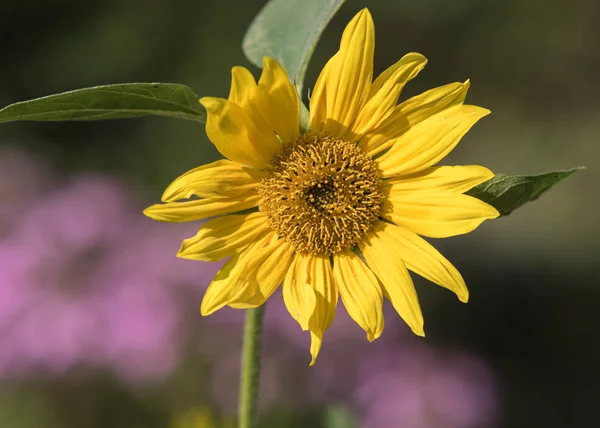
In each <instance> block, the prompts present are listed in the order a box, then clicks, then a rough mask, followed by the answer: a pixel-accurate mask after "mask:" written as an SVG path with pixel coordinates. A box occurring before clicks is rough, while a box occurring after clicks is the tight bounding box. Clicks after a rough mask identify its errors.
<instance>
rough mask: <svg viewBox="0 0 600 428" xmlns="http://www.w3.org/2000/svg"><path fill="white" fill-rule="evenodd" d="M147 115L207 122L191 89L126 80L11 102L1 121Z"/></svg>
mask: <svg viewBox="0 0 600 428" xmlns="http://www.w3.org/2000/svg"><path fill="white" fill-rule="evenodd" d="M146 115H157V116H170V117H177V118H181V119H191V120H197V121H200V122H205V121H206V112H205V111H204V109H203V107H202V106H201V105H200V102H199V101H198V96H197V95H196V94H195V93H194V91H192V90H191V89H190V88H188V87H187V86H184V85H178V84H175V83H126V84H118V85H104V86H95V87H92V88H84V89H77V90H75V91H69V92H63V93H61V94H55V95H49V96H47V97H42V98H36V99H33V100H29V101H22V102H20V103H15V104H11V105H9V106H7V107H4V108H3V109H2V110H0V123H4V122H14V121H17V120H36V121H59V120H104V119H123V118H127V117H139V116H146Z"/></svg>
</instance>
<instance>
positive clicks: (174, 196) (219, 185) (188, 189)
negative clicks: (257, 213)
mask: <svg viewBox="0 0 600 428" xmlns="http://www.w3.org/2000/svg"><path fill="white" fill-rule="evenodd" d="M266 176H267V174H266V173H264V172H262V171H260V170H258V169H255V168H248V167H246V166H243V165H240V164H238V163H236V162H231V161H229V160H226V159H222V160H218V161H216V162H213V163H209V164H206V165H202V166H199V167H197V168H194V169H192V170H190V171H188V172H186V173H185V174H183V175H180V176H179V177H177V178H176V179H175V180H174V181H173V182H172V183H171V184H170V185H169V187H167V189H166V190H165V191H164V193H163V195H162V198H161V200H162V201H163V202H171V201H176V200H178V199H187V198H190V197H191V196H198V197H200V198H210V197H213V196H235V195H239V194H240V193H245V192H247V191H248V190H250V189H255V188H256V187H258V185H259V184H260V180H261V179H262V178H264V177H266Z"/></svg>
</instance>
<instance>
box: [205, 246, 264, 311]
mask: <svg viewBox="0 0 600 428" xmlns="http://www.w3.org/2000/svg"><path fill="white" fill-rule="evenodd" d="M270 238H271V237H270V236H268V235H267V236H263V237H261V238H259V239H257V240H256V241H255V242H253V243H252V244H250V245H248V246H247V247H246V248H244V250H243V251H241V252H240V253H236V254H234V255H233V256H231V258H230V259H229V260H228V261H227V263H225V265H223V267H222V268H221V269H220V270H219V272H217V275H216V276H215V277H214V278H213V280H212V282H211V283H210V285H209V286H208V289H207V290H206V294H205V295H204V299H202V306H201V307H200V313H201V314H202V315H210V314H212V313H213V312H215V311H217V310H218V309H220V308H222V307H223V306H225V305H226V304H230V303H231V301H232V300H236V299H238V300H244V299H252V298H253V297H254V294H255V293H256V289H254V288H251V287H248V286H247V282H246V281H244V280H243V279H241V277H242V275H243V274H244V273H245V272H247V271H248V269H249V265H250V264H251V263H252V261H253V258H255V257H256V254H257V252H258V251H257V250H260V249H261V248H264V247H265V245H266V244H267V243H268V242H269V241H270Z"/></svg>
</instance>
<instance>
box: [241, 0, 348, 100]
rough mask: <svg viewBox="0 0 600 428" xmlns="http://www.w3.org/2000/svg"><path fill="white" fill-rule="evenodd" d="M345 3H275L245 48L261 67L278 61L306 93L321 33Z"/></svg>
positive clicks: (273, 0)
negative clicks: (308, 70) (307, 76)
mask: <svg viewBox="0 0 600 428" xmlns="http://www.w3.org/2000/svg"><path fill="white" fill-rule="evenodd" d="M344 1H345V0H302V1H290V0H271V1H269V2H268V3H267V4H266V5H265V7H263V9H262V10H261V11H260V12H259V13H258V15H256V18H254V21H253V22H252V24H250V27H249V28H248V31H247V32H246V35H245V37H244V41H243V43H242V49H243V50H244V53H245V54H246V57H247V58H248V59H249V60H250V61H251V62H252V63H253V64H255V65H257V66H258V67H259V68H262V66H263V62H262V61H263V57H264V56H270V57H272V58H275V59H276V60H277V61H279V63H280V64H281V65H282V66H283V67H284V68H285V69H286V70H287V72H288V75H289V76H290V79H291V80H292V81H293V82H294V83H295V85H296V88H297V89H298V93H299V94H302V86H303V84H304V76H305V74H306V68H307V67H308V62H309V61H310V57H311V56H312V53H313V51H314V50H315V46H316V44H317V42H318V41H319V38H320V37H321V33H322V32H323V30H324V29H325V27H326V26H327V24H328V23H329V21H330V20H331V18H332V17H333V15H335V13H336V12H337V11H338V9H339V8H340V6H341V5H342V4H343V3H344Z"/></svg>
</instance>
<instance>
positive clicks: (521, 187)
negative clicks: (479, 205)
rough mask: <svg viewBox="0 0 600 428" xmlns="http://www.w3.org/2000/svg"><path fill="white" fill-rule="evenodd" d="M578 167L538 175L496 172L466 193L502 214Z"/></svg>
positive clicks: (531, 198) (532, 197)
mask: <svg viewBox="0 0 600 428" xmlns="http://www.w3.org/2000/svg"><path fill="white" fill-rule="evenodd" d="M580 169H583V168H581V167H579V168H571V169H566V170H564V171H552V172H546V173H544V174H539V175H504V174H497V175H496V176H494V178H492V179H490V180H488V181H486V182H485V183H482V184H480V185H479V186H476V187H474V188H473V189H471V190H469V191H468V192H467V194H468V195H471V196H473V197H475V198H477V199H481V200H482V201H484V202H487V203H488V204H490V205H492V206H493V207H494V208H496V209H497V210H498V211H499V212H500V215H503V216H504V215H508V214H510V213H511V212H513V211H514V210H516V209H517V208H519V207H520V206H521V205H523V204H525V203H526V202H530V201H534V200H536V199H537V198H539V197H540V195H541V194H542V193H544V192H545V191H546V190H548V189H550V188H551V187H552V186H554V185H555V184H556V183H558V182H559V181H562V180H564V179H565V178H567V177H568V176H569V175H571V174H573V173H574V172H576V171H579V170H580Z"/></svg>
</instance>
